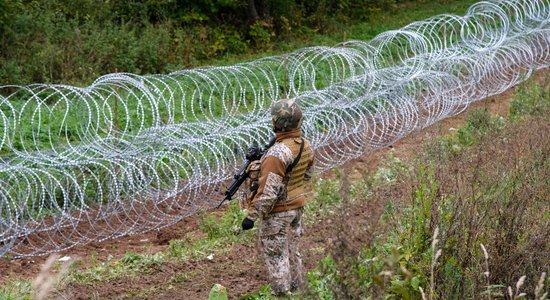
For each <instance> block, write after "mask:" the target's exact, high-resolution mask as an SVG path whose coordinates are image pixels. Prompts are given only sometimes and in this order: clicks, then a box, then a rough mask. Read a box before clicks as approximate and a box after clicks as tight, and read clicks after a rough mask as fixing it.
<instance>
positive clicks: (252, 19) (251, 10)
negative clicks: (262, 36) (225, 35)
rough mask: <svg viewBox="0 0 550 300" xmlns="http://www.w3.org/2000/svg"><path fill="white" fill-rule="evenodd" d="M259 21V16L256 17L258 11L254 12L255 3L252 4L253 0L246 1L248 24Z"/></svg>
mask: <svg viewBox="0 0 550 300" xmlns="http://www.w3.org/2000/svg"><path fill="white" fill-rule="evenodd" d="M259 19H260V16H258V11H257V10H256V3H254V0H248V22H250V24H253V23H255V22H256V21H258V20H259Z"/></svg>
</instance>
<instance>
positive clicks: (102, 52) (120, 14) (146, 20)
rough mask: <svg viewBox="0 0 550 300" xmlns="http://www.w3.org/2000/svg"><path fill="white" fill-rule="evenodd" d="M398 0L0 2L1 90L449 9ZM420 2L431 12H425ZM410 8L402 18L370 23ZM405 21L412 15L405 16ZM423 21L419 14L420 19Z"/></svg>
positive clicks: (198, 60) (232, 54)
mask: <svg viewBox="0 0 550 300" xmlns="http://www.w3.org/2000/svg"><path fill="white" fill-rule="evenodd" d="M474 2H475V1H471V0H470V1H468V0H466V1H434V2H433V3H431V1H426V0H423V1H422V0H418V1H406V2H405V1H403V0H308V1H305V0H143V1H137V0H130V1H128V0H101V1H97V0H41V1H24V0H0V42H1V45H2V46H1V51H0V85H8V84H19V85H21V84H30V83H64V84H73V85H84V86H85V85H88V84H90V83H91V82H92V81H93V80H94V79H95V78H97V77H99V76H101V75H103V74H107V73H113V72H129V73H136V74H165V73H169V72H171V71H176V70H182V69H187V68H193V67H198V66H204V65H214V64H215V65H224V64H233V63H236V62H241V61H243V60H249V59H253V58H258V57H261V56H266V55H270V54H276V53H283V52H288V51H292V50H294V49H298V48H301V47H305V46H319V45H328V46H333V45H334V44H336V43H338V42H342V41H344V40H347V39H350V38H354V39H361V40H368V39H370V38H372V37H374V36H375V35H376V34H378V33H380V32H382V31H385V30H388V29H393V28H396V27H397V28H398V27H400V26H403V25H406V24H407V23H408V22H410V20H414V19H418V18H416V17H415V14H422V15H423V16H422V17H424V16H429V15H430V10H433V11H434V12H437V11H438V8H441V7H442V6H446V7H447V8H448V10H450V11H448V12H450V13H452V12H453V10H454V9H457V10H461V9H462V8H463V7H468V6H469V5H470V4H472V3H474ZM416 4H419V5H426V4H429V5H430V9H429V10H428V11H427V10H426V9H425V8H424V9H414V6H416ZM401 9H406V10H408V11H407V14H406V15H407V18H396V19H395V20H392V21H390V22H387V21H385V22H380V24H376V23H372V22H370V23H369V22H368V21H369V20H370V18H372V17H373V16H375V15H376V14H377V13H378V12H381V11H388V10H394V11H399V10H401ZM409 15H410V18H409ZM420 18H421V17H420Z"/></svg>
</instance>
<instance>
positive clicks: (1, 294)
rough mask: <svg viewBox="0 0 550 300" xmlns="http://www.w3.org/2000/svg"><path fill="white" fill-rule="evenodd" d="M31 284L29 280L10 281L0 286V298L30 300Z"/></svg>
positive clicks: (5, 299)
mask: <svg viewBox="0 0 550 300" xmlns="http://www.w3.org/2000/svg"><path fill="white" fill-rule="evenodd" d="M31 292H32V286H31V283H30V282H29V281H11V282H8V283H6V284H3V285H2V286H0V299H1V300H31V296H30V295H31Z"/></svg>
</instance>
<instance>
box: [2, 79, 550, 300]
mask: <svg viewBox="0 0 550 300" xmlns="http://www.w3.org/2000/svg"><path fill="white" fill-rule="evenodd" d="M546 74H547V69H544V70H539V71H537V72H536V73H535V74H534V75H533V76H534V77H535V79H534V80H536V81H538V82H541V81H542V80H543V79H544V78H545V76H546ZM516 88H517V87H514V88H511V89H509V90H508V91H506V92H504V93H502V94H500V95H496V96H493V97H489V98H487V99H485V100H484V101H479V102H477V103H474V104H473V105H471V106H470V107H469V108H468V110H467V111H466V112H465V113H462V114H460V115H458V116H455V117H452V118H448V119H445V120H442V121H440V122H438V123H437V124H434V125H432V126H430V127H427V128H425V129H423V130H422V131H418V132H414V133H412V134H410V135H408V136H407V137H405V138H403V139H401V140H400V141H398V142H397V143H395V144H394V145H392V146H390V147H387V148H384V149H380V150H377V151H374V152H370V153H367V154H366V155H364V156H362V157H360V158H358V159H355V160H353V161H350V162H348V163H347V164H346V165H345V166H343V168H344V169H345V170H346V172H347V171H349V175H350V177H351V178H352V180H353V178H361V177H362V174H365V173H372V172H374V171H376V169H377V168H378V167H379V166H380V163H381V161H382V159H383V158H384V157H385V155H386V154H387V153H388V151H393V154H394V156H395V157H398V158H402V159H408V158H412V157H413V156H414V155H415V153H417V152H418V151H420V150H421V149H422V147H424V145H425V142H427V141H429V140H430V139H432V138H434V137H437V136H442V135H446V134H449V133H450V130H449V129H450V128H458V127H460V126H462V125H463V124H464V123H465V119H466V116H467V115H468V112H471V111H473V110H476V109H479V108H487V109H488V110H489V111H490V112H492V113H493V114H498V115H500V116H506V115H507V114H508V111H509V106H510V100H511V97H512V95H513V94H514V92H515V90H516ZM332 176H334V174H332V173H331V172H327V173H325V174H323V175H322V177H332ZM222 211H223V209H222ZM369 214H372V208H369V207H356V208H354V210H353V213H352V214H350V215H349V216H348V217H349V220H348V221H350V222H353V221H354V220H357V222H358V223H359V222H361V220H364V219H365V218H366V217H367V216H369ZM198 219H199V218H198V217H196V216H195V217H189V218H187V219H185V220H183V221H181V222H178V223H176V224H174V225H172V226H170V227H168V228H164V229H161V230H155V231H151V232H148V233H143V234H138V235H133V236H126V237H122V238H119V239H116V240H108V241H104V242H102V243H91V244H88V245H84V246H79V247H75V248H73V249H70V250H67V251H64V252H61V253H60V255H61V256H70V257H71V258H72V259H73V260H78V269H81V270H84V269H86V268H87V267H89V266H91V265H93V263H94V260H95V263H97V262H98V261H100V262H105V261H107V260H108V259H110V258H113V259H114V260H116V259H118V258H121V257H123V256H124V254H125V253H126V252H127V251H134V252H136V253H141V254H153V253H157V252H159V251H164V250H166V249H167V247H168V241H170V240H175V239H184V238H185V236H186V235H187V234H188V233H196V234H200V233H199V229H198V226H197V222H198ZM337 222H338V220H332V219H331V218H325V219H324V220H321V221H320V222H318V223H317V224H315V225H311V226H306V228H305V236H304V239H303V241H302V246H301V248H302V254H303V257H304V264H305V267H306V269H307V270H311V269H313V268H315V267H316V266H317V265H318V262H319V261H320V260H321V259H322V258H324V257H325V256H326V250H327V248H329V247H331V243H332V241H333V239H332V238H333V237H335V236H337V235H338V234H341V230H342V228H341V226H340V225H338V224H337ZM348 223H349V222H348ZM92 256H94V258H93V259H92ZM45 260H46V258H45V257H35V258H24V259H13V260H8V259H0V283H5V282H7V281H10V280H13V279H29V278H34V277H36V275H37V274H38V273H39V271H40V266H41V264H42V263H43V262H44V261H45ZM114 260H113V261H114ZM178 275H181V276H178ZM266 279H267V278H266V274H265V271H264V269H263V264H262V262H261V260H260V259H259V257H258V255H257V253H256V250H255V247H254V245H253V242H251V243H243V244H237V245H235V246H233V247H232V248H231V249H229V250H228V251H227V253H226V254H225V255H223V256H216V257H214V259H212V260H208V259H206V257H204V258H202V259H196V260H191V261H186V262H167V263H162V264H160V265H157V266H155V267H153V268H152V270H149V272H148V274H144V275H143V276H135V277H133V276H132V277H130V276H128V277H123V278H117V279H116V280H113V281H110V282H99V283H96V284H78V285H75V284H69V285H68V286H67V287H66V288H65V289H64V290H62V291H59V293H58V295H59V296H61V297H63V298H65V299H89V298H90V297H91V296H92V295H95V296H96V297H97V296H98V298H101V299H115V298H122V299H207V298H208V293H209V291H210V289H211V288H212V286H213V285H214V284H215V283H220V284H221V285H223V286H225V287H227V289H228V291H229V295H230V299H235V298H238V296H240V295H243V294H246V293H250V292H254V291H257V290H258V289H259V288H260V287H261V285H263V284H265V283H266V282H267V281H266Z"/></svg>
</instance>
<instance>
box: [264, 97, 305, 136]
mask: <svg viewBox="0 0 550 300" xmlns="http://www.w3.org/2000/svg"><path fill="white" fill-rule="evenodd" d="M271 120H272V121H273V129H274V131H275V132H285V131H291V130H294V129H298V128H300V127H301V126H302V110H301V109H300V107H299V106H298V104H297V103H296V102H295V101H294V100H289V99H282V100H279V101H277V102H275V103H274V104H273V105H272V106H271Z"/></svg>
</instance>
